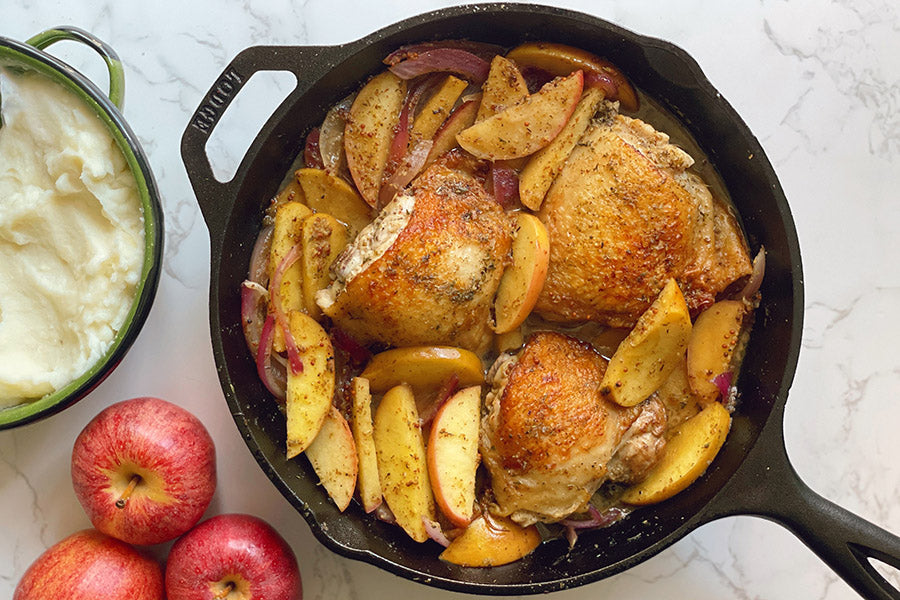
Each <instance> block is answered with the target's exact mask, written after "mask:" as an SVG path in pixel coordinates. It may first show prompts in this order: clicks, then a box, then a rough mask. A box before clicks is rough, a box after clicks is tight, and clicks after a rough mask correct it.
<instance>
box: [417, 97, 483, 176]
mask: <svg viewBox="0 0 900 600" xmlns="http://www.w3.org/2000/svg"><path fill="white" fill-rule="evenodd" d="M477 112H478V100H466V101H465V102H463V103H462V104H460V105H459V106H457V107H456V108H455V109H453V112H452V113H450V116H449V117H447V120H446V121H444V124H443V125H441V127H440V128H439V129H438V130H437V133H435V134H434V143H433V144H432V145H431V151H429V153H428V158H427V159H425V164H426V165H427V164H430V163H431V162H433V161H434V160H435V159H436V158H437V157H438V156H440V155H441V154H444V153H445V152H449V151H450V150H452V149H454V148H456V147H457V146H458V145H459V144H458V143H457V142H456V134H458V133H459V132H460V131H462V130H463V129H466V128H467V127H471V126H472V123H474V122H475V114H476V113H477Z"/></svg>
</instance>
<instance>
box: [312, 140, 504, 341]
mask: <svg viewBox="0 0 900 600" xmlns="http://www.w3.org/2000/svg"><path fill="white" fill-rule="evenodd" d="M477 175H478V163H476V162H475V161H473V160H467V159H465V158H461V157H460V156H458V155H456V154H455V153H451V154H450V155H449V156H447V157H446V158H444V159H441V160H439V161H437V162H435V163H434V164H432V165H431V166H430V167H428V168H427V169H426V170H425V171H424V172H423V173H422V174H421V175H420V176H419V177H418V178H417V179H416V180H415V181H414V182H413V184H412V188H411V189H410V190H408V191H407V192H401V194H400V195H398V196H397V197H395V199H394V200H393V201H392V202H391V203H390V204H388V206H386V207H385V209H384V210H383V211H382V214H381V215H380V216H379V218H378V219H376V221H374V222H373V223H372V224H370V225H369V226H368V227H366V228H365V229H364V230H363V231H362V232H360V234H359V236H358V237H357V239H356V240H355V241H354V242H353V243H351V244H350V246H349V247H348V248H347V249H346V250H345V251H344V252H343V253H342V254H341V256H339V257H338V259H337V261H336V262H335V265H334V267H333V272H334V274H335V278H336V279H335V282H334V283H333V284H332V286H331V287H330V288H329V289H328V290H325V291H324V292H320V293H319V295H318V296H317V303H318V304H319V306H320V307H321V308H322V310H323V312H324V313H325V314H326V315H328V316H329V317H331V319H332V320H333V321H334V322H335V323H336V324H337V325H338V326H339V327H341V328H342V329H344V330H345V331H346V332H347V333H349V334H350V335H352V336H354V337H356V338H357V339H358V340H359V341H361V342H363V343H371V342H381V343H384V344H388V345H391V346H411V345H420V344H447V345H453V346H459V347H462V348H467V349H470V350H473V351H475V352H479V353H481V352H484V351H485V350H486V349H487V348H488V346H489V345H490V343H491V339H492V333H491V305H492V303H493V299H494V294H495V293H496V291H497V286H498V285H499V282H500V277H501V275H502V274H503V270H504V268H505V266H506V265H507V264H508V263H509V261H510V248H511V244H512V237H513V233H514V230H515V224H514V221H513V220H512V219H511V218H510V217H508V216H507V215H506V213H505V212H504V211H503V209H502V207H501V206H500V205H499V204H498V203H497V202H496V201H495V200H494V199H493V198H492V197H491V196H490V195H488V193H487V192H486V191H485V189H484V186H483V185H482V181H480V180H479V177H478V176H477Z"/></svg>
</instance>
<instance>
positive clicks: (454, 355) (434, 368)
mask: <svg viewBox="0 0 900 600" xmlns="http://www.w3.org/2000/svg"><path fill="white" fill-rule="evenodd" d="M454 374H455V375H456V377H457V378H458V379H459V385H460V386H470V385H481V384H482V383H484V371H483V368H482V365H481V359H480V358H478V355H477V354H475V353H474V352H470V351H469V350H464V349H462V348H454V347H452V346H408V347H405V348H394V349H392V350H386V351H384V352H379V353H378V354H376V355H375V356H373V357H372V360H370V361H369V364H368V365H366V368H365V369H364V370H363V372H362V374H361V375H360V377H365V378H366V379H368V380H369V386H370V387H371V388H372V391H373V392H383V391H386V390H389V389H390V388H392V387H394V386H396V385H400V384H401V383H406V384H409V385H411V386H412V387H414V388H432V387H438V386H440V385H441V384H442V383H444V382H445V381H447V379H448V378H449V377H450V376H451V375H454Z"/></svg>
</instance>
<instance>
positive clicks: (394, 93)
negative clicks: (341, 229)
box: [344, 71, 406, 206]
mask: <svg viewBox="0 0 900 600" xmlns="http://www.w3.org/2000/svg"><path fill="white" fill-rule="evenodd" d="M405 96H406V82H405V81H403V80H402V79H400V78H399V77H397V76H396V75H394V74H393V73H391V72H390V71H385V72H384V73H381V74H379V75H376V76H375V77H373V78H372V79H370V80H369V82H368V83H367V84H366V85H365V86H364V87H363V89H361V90H360V91H359V94H357V96H356V99H355V100H354V101H353V105H352V106H351V107H350V114H349V115H348V117H347V125H346V127H345V128H344V151H345V153H346V155H347V167H348V168H349V169H350V174H351V175H352V177H353V181H354V182H355V183H356V187H357V189H358V190H359V193H360V194H361V195H362V197H363V199H364V200H365V201H366V202H367V203H368V204H369V206H375V203H376V202H377V200H378V192H379V190H380V189H381V180H382V178H383V176H384V169H385V166H386V165H387V161H388V155H389V153H390V149H391V140H392V139H393V137H394V127H395V126H396V124H397V121H398V119H399V117H400V109H401V108H402V106H403V99H404V97H405Z"/></svg>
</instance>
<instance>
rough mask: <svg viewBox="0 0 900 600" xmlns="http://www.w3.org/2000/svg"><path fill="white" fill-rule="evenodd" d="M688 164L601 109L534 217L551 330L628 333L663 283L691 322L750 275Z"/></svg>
mask: <svg viewBox="0 0 900 600" xmlns="http://www.w3.org/2000/svg"><path fill="white" fill-rule="evenodd" d="M692 164H693V159H692V158H691V157H690V156H689V155H688V154H687V153H685V152H684V151H682V150H681V149H679V148H677V147H676V146H674V145H672V144H670V143H669V138H668V136H666V135H665V134H663V133H659V132H657V131H656V130H654V129H653V128H652V127H651V126H649V125H647V124H646V123H644V122H642V121H639V120H637V119H631V118H628V117H624V116H622V115H619V114H617V113H616V111H615V109H614V107H613V105H610V104H607V105H606V106H605V108H604V109H603V110H602V111H601V112H600V113H599V114H598V116H597V118H595V120H594V122H593V123H592V124H591V126H590V127H589V129H588V131H587V132H586V133H585V134H584V136H583V137H582V138H581V141H580V142H579V144H578V146H577V147H576V148H575V149H574V150H573V152H572V154H571V155H570V157H569V159H568V162H567V163H566V166H565V168H564V169H563V171H562V172H561V173H560V175H559V176H558V177H557V179H556V181H555V182H554V184H553V186H552V187H551V188H550V190H549V192H548V193H547V196H546V198H545V200H544V203H543V205H542V207H541V210H540V214H539V215H538V216H539V218H540V219H541V221H542V222H543V223H544V225H546V227H547V230H548V232H549V234H550V240H551V244H550V266H549V269H548V274H547V281H546V283H545V285H544V288H543V291H542V293H541V295H540V298H539V300H538V303H537V306H536V310H537V312H539V313H540V314H541V315H542V316H543V317H545V318H547V319H548V320H553V321H582V320H590V321H598V322H601V323H606V324H609V325H612V326H614V327H631V326H633V325H634V323H635V322H636V321H637V318H638V317H639V316H640V315H641V313H642V312H644V310H646V308H647V307H648V306H649V305H650V303H651V302H652V301H653V299H654V298H655V297H656V295H657V294H658V293H659V291H660V290H661V289H662V288H663V286H664V285H665V283H666V281H667V280H668V279H669V278H670V277H674V278H675V279H676V280H677V281H678V283H679V285H680V287H681V289H682V292H683V293H684V295H685V299H686V300H687V303H688V306H689V307H690V308H691V310H692V312H694V313H696V312H698V311H699V310H700V309H702V308H704V307H706V306H708V305H709V304H711V303H712V302H713V301H714V300H715V297H716V294H718V293H719V292H721V291H722V290H724V289H725V288H726V287H727V286H728V285H729V284H731V283H732V282H734V281H735V280H737V279H739V278H741V277H743V276H745V275H749V274H750V271H751V264H750V258H749V255H748V252H747V249H746V245H745V243H744V240H743V237H742V235H741V233H740V230H739V229H737V226H736V223H735V221H734V219H733V218H727V215H726V216H723V217H721V218H717V215H719V213H722V212H723V211H727V209H726V208H725V207H724V205H722V204H721V203H720V202H718V201H716V200H714V198H713V196H712V195H711V194H710V192H709V190H708V189H707V187H706V185H705V184H704V182H703V181H702V180H701V179H700V178H699V177H698V176H696V175H694V174H692V173H688V172H687V169H688V168H689V167H690V166H691V165H692Z"/></svg>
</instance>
